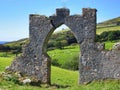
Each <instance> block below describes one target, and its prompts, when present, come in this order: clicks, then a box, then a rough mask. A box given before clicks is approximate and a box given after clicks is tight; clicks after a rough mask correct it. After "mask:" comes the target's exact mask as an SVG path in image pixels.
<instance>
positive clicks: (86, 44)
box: [8, 8, 120, 84]
mask: <svg viewBox="0 0 120 90" xmlns="http://www.w3.org/2000/svg"><path fill="white" fill-rule="evenodd" d="M62 24H65V25H67V26H68V27H69V28H70V29H71V31H72V32H73V34H74V36H75V37H76V39H77V42H78V44H79V45H80V53H81V54H80V55H81V56H80V61H79V63H80V65H79V73H80V76H79V82H80V83H88V82H91V81H93V80H100V79H120V50H111V51H106V50H104V45H103V44H100V43H96V42H95V37H96V9H90V8H83V10H82V15H70V11H69V9H66V8H60V9H56V15H54V16H50V17H46V16H42V15H34V14H32V15H30V27H29V29H30V31H29V32H30V36H29V40H30V42H29V44H27V45H26V46H25V49H24V50H23V54H22V55H21V56H20V57H17V58H16V59H15V60H14V61H13V63H12V64H11V66H10V67H9V69H8V70H9V71H11V72H19V73H20V74H22V75H23V76H28V77H29V78H30V79H31V80H32V81H35V82H40V83H48V84H50V75H51V67H50V66H51V60H50V57H49V56H48V55H47V53H46V52H47V51H46V45H47V42H48V39H49V37H50V36H51V34H52V33H53V31H54V30H55V29H56V28H57V27H59V26H60V25H62Z"/></svg>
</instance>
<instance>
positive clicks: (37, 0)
mask: <svg viewBox="0 0 120 90" xmlns="http://www.w3.org/2000/svg"><path fill="white" fill-rule="evenodd" d="M119 5H120V0H0V41H15V40H19V39H22V38H27V37H29V14H40V15H46V16H50V15H53V14H55V10H56V8H62V7H66V8H69V9H70V13H71V15H73V14H82V8H96V9H97V23H99V22H102V21H105V20H109V19H112V18H115V17H119V16H120V9H119V8H120V6H119Z"/></svg>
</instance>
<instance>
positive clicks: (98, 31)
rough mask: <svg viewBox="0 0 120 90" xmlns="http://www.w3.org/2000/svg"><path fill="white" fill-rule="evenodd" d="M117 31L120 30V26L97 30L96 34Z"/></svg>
mask: <svg viewBox="0 0 120 90" xmlns="http://www.w3.org/2000/svg"><path fill="white" fill-rule="evenodd" d="M116 30H120V26H113V27H103V28H97V31H96V33H97V34H101V33H102V32H104V31H116Z"/></svg>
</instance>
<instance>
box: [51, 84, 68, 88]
mask: <svg viewBox="0 0 120 90" xmlns="http://www.w3.org/2000/svg"><path fill="white" fill-rule="evenodd" d="M50 86H51V87H56V88H68V87H70V86H69V85H59V84H52V85H50Z"/></svg>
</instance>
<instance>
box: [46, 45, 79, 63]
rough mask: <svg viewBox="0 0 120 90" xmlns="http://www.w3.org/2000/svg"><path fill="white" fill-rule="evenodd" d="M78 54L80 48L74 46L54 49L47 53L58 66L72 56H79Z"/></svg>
mask: <svg viewBox="0 0 120 90" xmlns="http://www.w3.org/2000/svg"><path fill="white" fill-rule="evenodd" d="M79 52H80V47H79V46H78V45H75V46H67V47H64V49H55V50H52V51H48V55H49V56H50V57H51V59H52V60H58V62H59V63H60V64H64V63H65V62H67V61H68V60H70V59H71V58H72V57H73V56H75V55H78V56H79Z"/></svg>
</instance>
